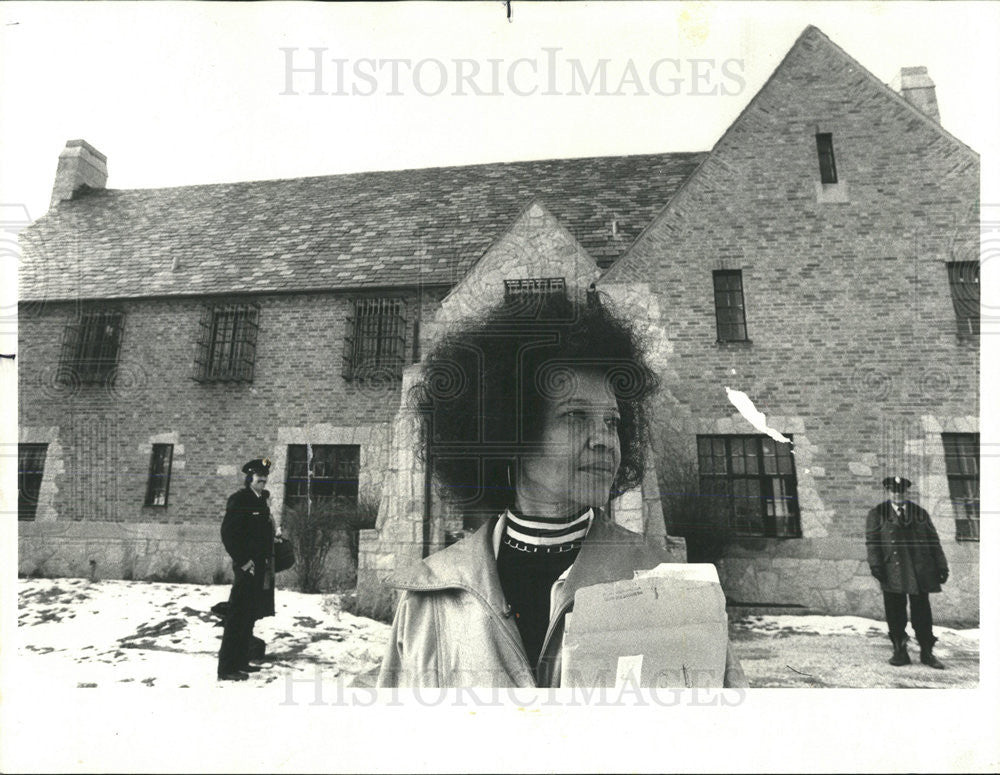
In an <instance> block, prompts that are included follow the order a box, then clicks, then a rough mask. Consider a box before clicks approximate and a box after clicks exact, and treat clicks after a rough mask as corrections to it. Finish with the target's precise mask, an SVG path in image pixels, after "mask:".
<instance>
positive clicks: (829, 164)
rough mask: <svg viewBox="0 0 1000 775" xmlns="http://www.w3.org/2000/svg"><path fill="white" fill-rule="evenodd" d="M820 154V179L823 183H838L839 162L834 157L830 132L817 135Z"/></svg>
mask: <svg viewBox="0 0 1000 775" xmlns="http://www.w3.org/2000/svg"><path fill="white" fill-rule="evenodd" d="M816 151H817V153H818V154H819V179H820V182H821V183H836V182H837V161H836V159H834V156H833V135H832V134H830V133H829V132H827V133H822V134H817V135H816Z"/></svg>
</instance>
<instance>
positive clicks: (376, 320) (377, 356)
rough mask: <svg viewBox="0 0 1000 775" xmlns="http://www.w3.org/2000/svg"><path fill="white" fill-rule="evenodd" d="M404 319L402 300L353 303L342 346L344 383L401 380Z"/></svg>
mask: <svg viewBox="0 0 1000 775" xmlns="http://www.w3.org/2000/svg"><path fill="white" fill-rule="evenodd" d="M405 354H406V315H405V304H404V302H403V300H402V299H386V298H383V299H368V298H366V299H355V300H354V310H353V314H352V315H351V317H349V318H348V319H347V338H346V341H345V342H344V369H343V375H344V378H345V379H364V378H366V377H376V376H378V377H382V376H392V377H395V378H399V377H402V376H403V366H404V364H405Z"/></svg>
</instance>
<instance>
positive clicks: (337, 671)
mask: <svg viewBox="0 0 1000 775" xmlns="http://www.w3.org/2000/svg"><path fill="white" fill-rule="evenodd" d="M228 595H229V587H228V586H218V585H199V584H161V583H155V582H142V581H97V582H93V583H92V582H89V581H87V580H85V579H20V580H19V581H18V661H17V665H18V671H17V675H16V677H15V678H14V680H15V681H17V682H18V683H20V682H26V685H32V686H36V687H38V686H42V687H45V686H53V687H59V688H72V687H108V686H127V685H130V684H138V685H145V686H166V687H175V688H176V687H198V686H205V685H218V686H220V687H226V688H229V687H232V686H237V685H240V686H246V685H264V684H268V683H271V682H274V681H276V680H278V679H279V678H280V679H284V677H285V676H286V675H288V674H291V675H292V676H293V677H295V678H312V677H313V676H314V675H315V674H316V669H317V667H318V668H319V669H320V670H321V671H322V672H323V676H324V678H325V679H335V678H336V679H342V680H343V681H344V684H345V685H350V684H351V682H352V681H353V679H354V677H355V676H356V675H357V674H359V673H363V672H365V671H368V670H371V669H373V668H375V667H376V666H377V665H378V664H379V662H380V661H381V659H382V652H383V649H384V647H385V643H386V640H387V638H388V633H389V627H388V625H386V624H383V623H381V622H377V621H373V620H371V619H365V618H361V617H357V616H352V615H351V614H349V613H345V612H343V611H341V610H340V597H339V595H305V594H301V593H299V592H292V591H288V590H284V589H279V590H278V591H277V594H276V596H275V609H276V615H275V616H273V617H268V618H266V619H262V620H260V621H258V622H257V624H256V626H255V627H254V634H255V635H256V636H257V637H259V638H263V639H264V641H265V642H266V643H267V657H266V659H265V661H264V662H262V663H261V667H262V668H263V669H262V670H261V672H259V673H254V674H252V675H251V677H250V680H249V681H248V682H246V683H245V684H234V683H231V682H225V683H220V682H217V681H216V676H215V674H216V660H217V655H218V652H219V644H220V642H221V637H222V627H221V626H220V624H219V620H218V617H216V616H215V615H214V614H212V613H211V608H212V606H213V605H215V604H216V603H219V602H221V601H223V600H226V599H227V598H228ZM27 682H30V684H29V683H27Z"/></svg>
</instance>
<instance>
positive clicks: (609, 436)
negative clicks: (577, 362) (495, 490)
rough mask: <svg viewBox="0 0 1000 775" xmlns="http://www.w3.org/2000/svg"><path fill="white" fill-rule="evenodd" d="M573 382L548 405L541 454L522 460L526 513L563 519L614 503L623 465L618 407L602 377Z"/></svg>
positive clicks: (590, 374) (520, 495) (577, 375)
mask: <svg viewBox="0 0 1000 775" xmlns="http://www.w3.org/2000/svg"><path fill="white" fill-rule="evenodd" d="M572 377H573V379H572V380H571V382H570V383H569V384H568V386H567V387H568V389H567V390H566V391H565V394H564V395H563V396H562V397H560V398H558V399H556V400H553V401H550V402H549V403H548V404H547V405H546V408H545V413H544V419H543V429H542V437H541V442H540V446H541V449H540V450H539V454H537V455H534V456H531V457H525V458H524V459H523V461H522V464H521V471H520V476H519V477H518V481H517V499H518V504H517V505H518V508H519V509H520V510H521V511H522V512H524V513H527V514H535V515H539V516H540V515H560V516H562V515H565V514H569V513H571V512H573V511H577V510H579V509H582V508H586V507H596V508H599V507H603V506H604V505H605V504H606V503H607V502H608V496H609V494H610V491H611V485H612V483H613V482H614V480H615V474H617V473H618V465H619V463H620V462H621V446H620V444H619V440H618V425H619V423H620V421H621V416H620V414H619V412H618V402H617V400H616V399H615V396H614V393H613V392H611V389H610V387H609V386H608V385H607V384H606V382H605V379H604V374H603V373H602V372H600V371H591V370H582V371H581V370H574V371H573V372H572Z"/></svg>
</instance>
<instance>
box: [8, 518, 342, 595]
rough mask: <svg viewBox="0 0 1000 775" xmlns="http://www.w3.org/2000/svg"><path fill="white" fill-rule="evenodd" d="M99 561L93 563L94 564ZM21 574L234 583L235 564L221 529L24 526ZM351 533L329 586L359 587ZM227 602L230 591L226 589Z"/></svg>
mask: <svg viewBox="0 0 1000 775" xmlns="http://www.w3.org/2000/svg"><path fill="white" fill-rule="evenodd" d="M91 563H93V564H91ZM18 574H19V575H22V576H31V575H37V576H44V577H83V578H89V577H91V576H92V575H93V576H94V577H95V578H99V579H134V580H143V579H147V580H148V579H154V580H155V579H159V580H170V581H186V582H197V583H200V584H211V583H216V584H230V583H232V580H233V571H232V561H231V560H230V558H229V555H227V554H226V550H225V549H224V548H223V546H222V540H221V538H220V537H219V528H218V526H211V525H199V524H189V525H177V524H153V525H150V524H133V525H129V524H126V523H123V522H93V521H86V522H84V521H79V522H22V523H20V524H19V525H18ZM354 579H355V571H354V564H353V561H352V560H351V556H350V548H349V545H348V539H347V536H346V534H343V535H341V536H339V537H338V539H337V540H336V542H335V544H334V546H333V548H332V549H331V550H330V554H329V555H328V556H327V561H326V566H325V573H324V584H325V586H326V587H327V588H330V589H335V588H342V587H347V586H350V585H352V584H353V582H354ZM295 584H296V575H295V569H294V568H292V569H290V570H288V571H285V572H283V573H279V574H278V575H277V585H278V587H279V588H292V587H294V586H295ZM219 594H220V596H221V597H222V599H224V598H225V595H227V594H228V591H227V590H222V591H220V593H219Z"/></svg>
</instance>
